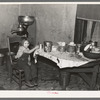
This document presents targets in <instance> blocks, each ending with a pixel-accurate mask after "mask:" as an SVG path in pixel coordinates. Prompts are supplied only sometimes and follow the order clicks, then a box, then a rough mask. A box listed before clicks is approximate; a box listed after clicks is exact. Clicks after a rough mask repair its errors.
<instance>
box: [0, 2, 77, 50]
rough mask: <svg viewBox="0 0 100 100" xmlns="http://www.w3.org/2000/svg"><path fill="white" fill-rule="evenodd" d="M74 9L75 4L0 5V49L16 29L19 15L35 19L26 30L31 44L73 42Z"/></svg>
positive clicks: (5, 45) (5, 44)
mask: <svg viewBox="0 0 100 100" xmlns="http://www.w3.org/2000/svg"><path fill="white" fill-rule="evenodd" d="M76 8H77V5H75V4H30V5H29V4H26V5H25V4H22V5H18V4H16V5H15V4H14V5H11V4H10V5H7V4H6V5H0V23H1V24H0V48H4V47H7V42H6V37H7V35H8V34H10V31H11V29H14V28H16V27H17V25H18V16H19V15H31V16H35V18H36V23H34V24H33V25H31V26H30V27H29V28H28V32H29V38H30V40H31V42H32V43H33V44H34V43H35V42H37V43H38V42H39V43H42V42H43V41H45V40H50V41H53V42H57V41H65V42H67V43H68V42H69V41H73V38H74V27H75V17H76ZM35 29H36V30H35ZM35 39H36V40H35Z"/></svg>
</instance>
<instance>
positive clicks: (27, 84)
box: [25, 82, 35, 87]
mask: <svg viewBox="0 0 100 100" xmlns="http://www.w3.org/2000/svg"><path fill="white" fill-rule="evenodd" d="M25 85H26V86H28V87H34V86H35V85H34V84H31V83H30V82H26V83H25Z"/></svg>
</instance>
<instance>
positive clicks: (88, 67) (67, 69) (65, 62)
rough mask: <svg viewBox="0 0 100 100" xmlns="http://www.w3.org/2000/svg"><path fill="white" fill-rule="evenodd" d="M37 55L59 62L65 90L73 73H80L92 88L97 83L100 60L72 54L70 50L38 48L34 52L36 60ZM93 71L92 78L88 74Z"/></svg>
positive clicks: (61, 81) (61, 80)
mask: <svg viewBox="0 0 100 100" xmlns="http://www.w3.org/2000/svg"><path fill="white" fill-rule="evenodd" d="M36 55H39V56H41V57H44V58H46V59H48V60H51V61H53V62H54V63H56V64H57V66H58V67H59V69H60V81H59V83H60V85H61V87H62V89H63V90H65V89H66V87H67V86H68V84H69V81H70V75H71V73H78V74H79V75H80V76H81V77H82V79H83V80H84V81H85V82H86V83H87V84H88V85H89V87H90V89H91V90H92V89H94V88H95V85H96V80H97V75H98V73H99V64H100V60H92V59H87V58H85V57H83V56H79V55H76V54H70V53H68V52H64V53H60V52H58V51H56V52H53V51H52V52H48V53H47V52H44V51H43V50H36V51H35V52H34V57H35V61H36V62H37V61H38V59H37V57H36ZM87 73H92V78H91V79H90V77H89V76H88V75H87Z"/></svg>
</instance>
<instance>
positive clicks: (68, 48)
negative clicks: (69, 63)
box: [66, 45, 76, 52]
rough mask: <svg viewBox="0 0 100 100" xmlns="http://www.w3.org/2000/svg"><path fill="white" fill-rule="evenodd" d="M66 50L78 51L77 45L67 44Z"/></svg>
mask: <svg viewBox="0 0 100 100" xmlns="http://www.w3.org/2000/svg"><path fill="white" fill-rule="evenodd" d="M66 50H67V52H76V46H71V45H67V46H66Z"/></svg>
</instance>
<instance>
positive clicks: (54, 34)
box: [36, 4, 77, 43]
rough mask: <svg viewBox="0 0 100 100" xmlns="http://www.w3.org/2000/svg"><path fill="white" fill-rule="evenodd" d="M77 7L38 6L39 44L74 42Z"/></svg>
mask: <svg viewBox="0 0 100 100" xmlns="http://www.w3.org/2000/svg"><path fill="white" fill-rule="evenodd" d="M76 7H77V6H76V5H61V4H60V5H57V4H55V5H38V6H37V9H36V17H37V42H43V41H45V40H49V41H53V42H58V41H65V42H66V43H68V42H69V41H73V37H74V27H75V26H74V25H75V17H76Z"/></svg>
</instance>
